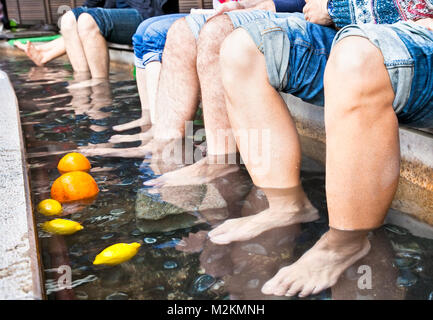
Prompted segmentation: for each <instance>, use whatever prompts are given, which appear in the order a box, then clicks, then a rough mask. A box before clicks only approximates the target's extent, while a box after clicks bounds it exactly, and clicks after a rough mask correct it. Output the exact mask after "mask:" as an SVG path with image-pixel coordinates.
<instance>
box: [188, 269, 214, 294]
mask: <svg viewBox="0 0 433 320" xmlns="http://www.w3.org/2000/svg"><path fill="white" fill-rule="evenodd" d="M215 282H216V280H215V278H214V277H212V276H211V275H208V274H203V275H201V276H200V277H198V278H197V279H196V280H195V281H194V284H193V286H192V292H193V294H201V293H203V292H205V291H206V290H207V289H209V288H210V287H212V286H213V285H214V284H215Z"/></svg>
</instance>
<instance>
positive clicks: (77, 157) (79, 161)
mask: <svg viewBox="0 0 433 320" xmlns="http://www.w3.org/2000/svg"><path fill="white" fill-rule="evenodd" d="M91 167H92V166H91V165H90V162H89V160H88V159H87V158H86V157H85V156H83V155H82V154H81V153H78V152H71V153H68V154H67V155H65V156H64V157H63V158H62V159H60V161H59V164H58V165H57V169H58V170H59V172H60V173H61V174H64V173H67V172H71V171H86V172H88V171H89V170H90V168H91Z"/></svg>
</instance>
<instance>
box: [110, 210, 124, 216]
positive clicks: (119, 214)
mask: <svg viewBox="0 0 433 320" xmlns="http://www.w3.org/2000/svg"><path fill="white" fill-rule="evenodd" d="M125 212H126V210H125V209H113V210H111V211H110V214H111V215H112V216H115V217H119V216H121V215H122V214H124V213H125Z"/></svg>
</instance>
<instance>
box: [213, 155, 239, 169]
mask: <svg viewBox="0 0 433 320" xmlns="http://www.w3.org/2000/svg"><path fill="white" fill-rule="evenodd" d="M206 158H207V164H209V165H214V164H218V165H225V166H231V165H239V164H240V162H241V157H240V154H239V153H237V152H235V153H227V154H210V153H208V155H207V156H206Z"/></svg>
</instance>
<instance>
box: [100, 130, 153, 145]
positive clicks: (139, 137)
mask: <svg viewBox="0 0 433 320" xmlns="http://www.w3.org/2000/svg"><path fill="white" fill-rule="evenodd" d="M152 137H153V133H152V130H148V131H146V132H142V133H137V134H131V135H123V134H115V135H113V136H111V138H110V140H108V142H110V143H122V142H133V141H141V142H142V143H147V142H149V140H150V139H152Z"/></svg>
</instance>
